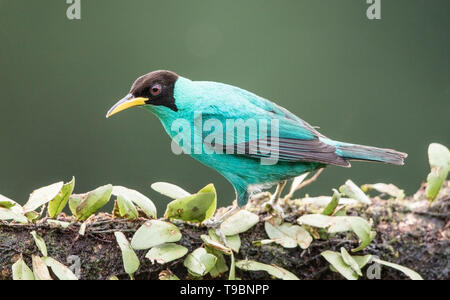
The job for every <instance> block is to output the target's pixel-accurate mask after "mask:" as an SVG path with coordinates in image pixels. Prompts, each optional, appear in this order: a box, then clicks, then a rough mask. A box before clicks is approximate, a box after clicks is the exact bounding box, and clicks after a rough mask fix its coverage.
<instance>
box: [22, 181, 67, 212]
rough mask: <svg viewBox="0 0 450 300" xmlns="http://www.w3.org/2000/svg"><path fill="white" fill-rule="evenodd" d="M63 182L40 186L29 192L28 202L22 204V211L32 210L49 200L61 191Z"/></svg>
mask: <svg viewBox="0 0 450 300" xmlns="http://www.w3.org/2000/svg"><path fill="white" fill-rule="evenodd" d="M63 185H64V182H62V181H60V182H57V183H54V184H51V185H49V186H45V187H42V188H40V189H37V190H35V191H34V192H33V193H31V195H30V198H29V199H28V202H27V203H26V204H25V205H24V206H23V211H24V213H27V212H30V211H33V210H35V209H37V208H39V207H41V206H42V205H44V204H46V203H48V202H50V200H52V199H53V198H55V197H56V196H57V195H58V193H59V192H60V191H61V189H62V187H63Z"/></svg>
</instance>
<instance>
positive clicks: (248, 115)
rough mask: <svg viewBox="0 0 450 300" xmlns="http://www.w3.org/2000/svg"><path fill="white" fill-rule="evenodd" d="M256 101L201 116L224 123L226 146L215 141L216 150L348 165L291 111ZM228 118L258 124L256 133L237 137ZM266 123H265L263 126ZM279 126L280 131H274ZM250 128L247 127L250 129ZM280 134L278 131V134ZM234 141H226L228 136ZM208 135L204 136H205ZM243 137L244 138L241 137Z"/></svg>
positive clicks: (244, 133) (260, 99)
mask: <svg viewBox="0 0 450 300" xmlns="http://www.w3.org/2000/svg"><path fill="white" fill-rule="evenodd" d="M251 100H253V101H246V102H244V103H242V102H240V103H239V104H240V105H231V104H230V106H231V107H230V106H227V107H225V108H224V109H223V110H222V109H218V107H216V106H215V107H213V109H211V110H206V111H204V112H203V113H202V119H203V122H205V121H206V120H209V119H216V120H217V119H218V120H222V121H223V122H222V123H223V124H224V128H223V134H224V136H223V140H224V142H223V143H220V142H218V141H214V144H213V145H209V146H210V147H214V148H216V149H221V150H222V151H223V153H226V154H231V155H241V156H246V157H251V158H254V159H262V158H271V157H272V158H273V157H274V155H276V159H277V160H278V161H284V162H302V161H304V162H317V163H323V164H332V165H339V166H346V167H347V166H349V165H350V164H349V163H348V161H346V160H345V159H344V158H342V157H340V156H339V155H337V154H336V153H335V151H336V148H335V147H334V146H332V145H329V144H327V143H325V142H323V140H322V139H321V137H324V136H322V135H321V134H320V133H319V132H317V131H316V130H315V129H314V128H313V127H312V126H311V125H309V124H308V123H306V122H304V121H303V120H301V119H300V118H298V117H297V116H295V115H294V114H292V113H291V112H289V111H288V110H286V109H284V108H282V107H280V106H278V105H276V104H274V103H272V102H270V101H268V100H265V99H262V98H256V99H255V98H252V99H251ZM225 119H227V120H233V121H234V122H236V121H237V120H241V121H243V122H247V121H248V120H254V121H255V122H256V124H257V128H258V129H257V132H256V134H255V132H254V130H253V134H252V133H251V130H247V129H244V131H243V132H242V131H241V136H239V134H237V130H236V128H235V127H231V128H229V126H226V125H225V123H226V122H225ZM261 120H263V121H264V122H266V123H260V122H261ZM275 123H277V126H276V127H278V130H274V129H275V128H271V126H272V124H275ZM234 124H236V123H234ZM250 125H251V123H241V124H240V125H238V126H244V127H245V126H249V127H251V126H250ZM264 126H265V127H266V129H267V132H266V133H264V134H261V131H260V129H261V128H262V127H264ZM249 127H248V128H249ZM277 131H278V132H277ZM230 134H231V135H232V136H233V140H226V137H229V135H230ZM206 135H208V132H206V133H204V134H203V137H205V136H206ZM242 135H244V136H243V137H242Z"/></svg>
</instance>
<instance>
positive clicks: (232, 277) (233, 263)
mask: <svg viewBox="0 0 450 300" xmlns="http://www.w3.org/2000/svg"><path fill="white" fill-rule="evenodd" d="M228 280H236V261H235V259H234V254H233V253H231V264H230V273H229V274H228Z"/></svg>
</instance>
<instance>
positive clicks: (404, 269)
mask: <svg viewBox="0 0 450 300" xmlns="http://www.w3.org/2000/svg"><path fill="white" fill-rule="evenodd" d="M373 262H374V263H378V264H380V265H385V266H387V267H391V268H394V269H396V270H399V271H400V272H403V273H404V274H405V275H406V276H408V277H409V278H411V279H412V280H423V278H422V276H420V275H419V274H418V273H417V272H415V271H413V270H411V269H410V268H407V267H404V266H400V265H397V264H394V263H390V262H387V261H384V260H381V259H373Z"/></svg>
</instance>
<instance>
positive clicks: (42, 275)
mask: <svg viewBox="0 0 450 300" xmlns="http://www.w3.org/2000/svg"><path fill="white" fill-rule="evenodd" d="M31 260H32V262H33V274H34V278H35V279H36V280H53V279H52V277H51V276H50V272H49V271H48V268H47V265H46V264H45V263H44V261H43V260H42V258H40V257H39V256H36V255H32V256H31Z"/></svg>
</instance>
